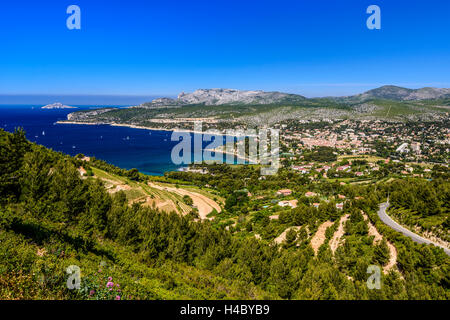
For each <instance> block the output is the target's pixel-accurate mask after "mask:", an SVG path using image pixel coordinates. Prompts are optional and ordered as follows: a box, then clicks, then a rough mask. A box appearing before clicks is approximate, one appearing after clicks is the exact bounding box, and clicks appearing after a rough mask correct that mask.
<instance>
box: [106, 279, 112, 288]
mask: <svg viewBox="0 0 450 320" xmlns="http://www.w3.org/2000/svg"><path fill="white" fill-rule="evenodd" d="M113 286H114V283H112V282H111V281H109V282H108V283H107V284H106V287H107V288H112V287H113Z"/></svg>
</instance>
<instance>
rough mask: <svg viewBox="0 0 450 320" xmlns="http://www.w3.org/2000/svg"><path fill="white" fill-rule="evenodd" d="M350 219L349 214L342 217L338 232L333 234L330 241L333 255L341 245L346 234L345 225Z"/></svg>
mask: <svg viewBox="0 0 450 320" xmlns="http://www.w3.org/2000/svg"><path fill="white" fill-rule="evenodd" d="M349 217H350V215H349V214H346V215H345V216H342V217H341V220H339V227H338V229H337V230H336V232H335V233H334V234H333V237H332V238H331V240H330V248H331V251H332V252H333V253H334V252H335V251H336V249H337V248H338V247H339V244H340V242H341V238H342V236H343V235H344V233H345V231H344V225H345V222H346V221H347V220H348V218H349Z"/></svg>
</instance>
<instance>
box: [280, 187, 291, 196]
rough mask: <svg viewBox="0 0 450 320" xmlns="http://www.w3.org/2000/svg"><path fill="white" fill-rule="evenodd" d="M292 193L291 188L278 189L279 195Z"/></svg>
mask: <svg viewBox="0 0 450 320" xmlns="http://www.w3.org/2000/svg"><path fill="white" fill-rule="evenodd" d="M291 194H292V190H291V189H281V190H278V191H277V195H279V196H284V197H285V196H290V195H291Z"/></svg>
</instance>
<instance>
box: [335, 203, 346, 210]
mask: <svg viewBox="0 0 450 320" xmlns="http://www.w3.org/2000/svg"><path fill="white" fill-rule="evenodd" d="M336 208H337V209H339V210H343V209H344V204H343V203H336Z"/></svg>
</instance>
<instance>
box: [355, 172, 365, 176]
mask: <svg viewBox="0 0 450 320" xmlns="http://www.w3.org/2000/svg"><path fill="white" fill-rule="evenodd" d="M363 175H364V173H362V172H360V171H358V172H355V176H357V177H362V176H363Z"/></svg>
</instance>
